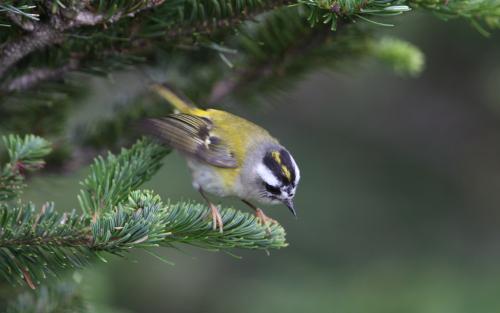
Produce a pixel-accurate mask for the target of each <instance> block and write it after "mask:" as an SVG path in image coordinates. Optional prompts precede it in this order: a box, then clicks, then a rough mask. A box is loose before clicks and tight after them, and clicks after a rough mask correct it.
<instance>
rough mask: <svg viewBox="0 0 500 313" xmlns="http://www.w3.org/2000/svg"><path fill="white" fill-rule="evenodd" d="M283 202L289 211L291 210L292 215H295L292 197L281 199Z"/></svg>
mask: <svg viewBox="0 0 500 313" xmlns="http://www.w3.org/2000/svg"><path fill="white" fill-rule="evenodd" d="M283 203H284V204H285V205H286V206H287V207H288V209H289V210H290V212H292V214H293V216H295V217H297V213H296V212H295V208H294V207H293V201H292V199H286V200H283Z"/></svg>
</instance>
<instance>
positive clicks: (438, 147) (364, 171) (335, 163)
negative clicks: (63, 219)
mask: <svg viewBox="0 0 500 313" xmlns="http://www.w3.org/2000/svg"><path fill="white" fill-rule="evenodd" d="M394 22H395V24H396V25H397V27H395V28H390V29H389V28H384V29H378V30H377V31H379V32H383V33H386V34H388V35H395V36H399V37H401V38H403V39H407V40H409V41H410V42H412V43H414V44H415V45H417V46H418V47H420V48H421V49H422V50H423V52H424V53H425V55H426V70H425V71H424V72H423V74H422V75H421V76H420V77H419V78H416V79H413V78H401V77H398V76H396V75H395V74H394V73H393V72H391V71H390V70H389V69H388V68H387V67H385V66H383V65H381V64H378V63H375V62H374V61H370V60H363V61H359V62H351V63H348V64H345V66H343V67H341V68H339V69H338V70H337V71H336V72H335V73H331V72H327V71H319V72H316V73H313V74H312V75H309V76H307V77H306V78H305V79H304V80H303V81H301V82H300V83H299V84H298V85H294V86H290V88H288V89H285V90H282V91H280V92H277V93H275V94H274V95H273V96H271V97H268V98H265V99H264V102H265V104H264V105H262V106H252V105H247V104H245V103H229V102H226V103H222V104H221V107H222V108H224V109H226V110H229V111H231V112H235V113H237V114H240V115H242V116H244V117H247V118H249V119H251V120H253V121H255V122H257V123H258V124H260V125H262V126H264V127H266V128H267V129H269V130H270V131H271V132H272V133H273V134H274V135H275V136H276V137H278V138H280V140H281V142H282V143H283V144H284V145H286V146H287V147H288V148H289V149H290V150H291V151H292V152H293V154H294V157H295V159H296V160H297V161H298V163H299V165H300V167H301V172H302V181H301V184H300V186H299V190H298V193H297V196H296V208H297V209H298V219H294V218H293V217H292V216H291V215H290V214H289V212H288V210H287V209H286V208H284V207H281V206H276V207H269V208H266V212H267V213H268V215H270V216H271V217H273V218H275V219H278V220H279V221H280V222H281V223H282V224H283V225H284V227H285V228H286V230H287V233H288V237H287V238H288V241H289V243H290V246H289V247H288V248H286V249H283V250H279V251H271V254H270V255H266V254H265V253H264V252H256V251H233V252H234V253H235V254H236V255H238V256H240V257H241V259H240V258H235V257H233V256H230V255H228V254H226V253H214V252H210V251H201V250H198V249H192V248H189V247H182V249H181V251H176V250H172V249H158V251H157V253H158V254H159V255H161V256H162V257H164V258H166V259H168V260H171V261H173V262H175V266H169V265H166V264H165V263H163V262H161V261H159V260H158V259H156V258H154V257H152V256H151V255H148V254H144V253H132V254H131V255H130V256H129V258H128V260H124V259H118V258H112V260H111V262H110V263H111V264H97V265H95V266H94V267H93V268H92V269H89V270H88V271H86V272H84V273H83V274H84V275H83V277H84V284H85V289H86V290H87V293H88V297H89V298H91V299H93V301H94V302H96V303H103V304H111V305H112V306H114V307H116V308H118V309H120V310H121V311H125V312H127V311H128V312H151V313H155V312H181V313H188V312H218V313H223V312H241V313H260V312H262V313H265V312H340V313H379V312H380V313H391V312H398V313H399V312H405V313H413V312H415V313H417V312H419V313H420V312H425V313H434V312H435V313H461V312H464V313H470V312H474V313H477V312H484V313H486V312H500V298H499V297H498V291H499V286H500V267H499V266H498V264H499V261H500V249H499V245H498V242H499V239H500V229H499V228H500V210H499V208H498V204H499V203H500V188H499V187H500V162H499V161H500V115H499V114H500V83H499V82H500V57H499V56H500V41H499V39H500V36H499V34H493V35H492V36H491V37H490V38H485V37H483V36H482V35H480V34H479V33H478V32H477V31H475V30H474V29H473V28H472V27H470V25H467V24H466V23H465V22H464V21H450V22H442V21H440V20H438V19H436V18H435V17H432V16H430V15H429V14H426V15H423V14H413V15H412V16H405V17H404V19H395V20H394ZM376 27H379V26H376ZM133 80H134V75H133V74H132V75H130V73H129V74H128V75H120V74H117V75H115V80H114V81H113V82H110V81H108V80H106V81H104V80H103V81H102V82H98V83H96V84H95V85H96V86H99V90H101V91H102V90H116V92H120V90H123V89H125V88H128V86H130V85H133V83H134V82H133ZM99 90H96V92H95V94H94V95H92V96H90V97H88V104H87V105H82V106H81V112H77V113H78V114H76V117H75V118H77V119H79V120H84V121H85V119H87V123H89V124H91V123H92V120H91V116H92V114H101V112H102V111H106V112H109V111H111V110H110V108H109V107H106V105H107V103H108V102H107V98H106V96H104V95H103V94H105V93H103V92H99ZM89 108H91V109H89ZM89 111H91V112H92V113H91V114H89V113H88V112H89ZM85 174H86V171H85V170H84V169H82V170H79V171H76V172H73V173H70V174H67V175H65V176H63V177H61V176H60V175H59V174H58V175H55V174H54V175H49V176H47V175H46V176H38V177H35V178H34V179H33V181H32V183H31V185H30V189H29V190H28V191H27V192H26V193H25V194H24V198H26V199H34V200H35V202H37V203H42V202H44V201H46V200H47V199H49V200H54V201H55V202H56V204H57V206H58V207H59V208H64V209H69V208H72V207H77V201H76V194H77V192H78V190H79V185H78V180H79V179H81V178H82V177H84V175H85ZM146 187H147V188H151V189H154V190H155V191H156V192H158V193H159V194H160V195H161V196H162V197H163V198H164V199H167V198H170V199H173V200H178V199H196V200H199V201H201V198H200V196H199V195H198V194H197V193H196V192H195V191H194V190H192V188H191V182H190V176H189V172H188V170H187V167H186V166H185V164H184V161H183V160H182V159H181V158H180V157H179V156H178V155H177V154H171V155H169V156H168V157H167V159H166V160H165V165H164V167H163V168H162V170H161V172H160V173H159V174H157V175H156V176H155V177H154V179H153V180H152V181H151V182H150V183H148V184H147V186H146ZM217 201H218V202H219V203H224V204H234V205H236V206H238V207H239V208H241V209H242V210H246V208H244V207H243V206H241V205H240V203H238V202H236V201H232V200H226V199H224V200H223V199H218V200H217ZM130 260H133V261H137V262H130Z"/></svg>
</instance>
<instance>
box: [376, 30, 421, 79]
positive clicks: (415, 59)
mask: <svg viewBox="0 0 500 313" xmlns="http://www.w3.org/2000/svg"><path fill="white" fill-rule="evenodd" d="M372 49H373V54H374V55H375V56H376V57H378V58H379V59H380V60H382V61H383V62H385V63H387V64H389V65H391V66H392V68H393V70H394V71H395V72H396V73H398V74H401V75H409V76H417V75H418V74H420V72H422V70H423V68H424V63H425V58H424V54H423V53H422V52H421V51H420V50H419V49H418V48H417V47H415V46H414V45H412V44H411V43H409V42H406V41H403V40H400V39H395V38H387V37H384V38H382V39H380V40H378V41H374V42H373V45H372Z"/></svg>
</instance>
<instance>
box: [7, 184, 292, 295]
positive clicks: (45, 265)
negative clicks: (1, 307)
mask: <svg viewBox="0 0 500 313" xmlns="http://www.w3.org/2000/svg"><path fill="white" fill-rule="evenodd" d="M221 214H222V217H223V220H224V222H225V223H226V224H225V227H226V228H225V230H224V233H223V234H220V233H219V232H217V231H214V230H213V228H212V225H211V223H212V222H211V220H210V219H209V218H208V216H209V209H208V208H207V207H206V206H202V205H199V204H196V205H195V204H187V203H177V204H169V205H166V206H165V205H163V203H162V202H161V199H160V198H159V197H158V196H156V195H154V194H153V193H152V192H150V191H134V192H132V193H131V194H130V196H129V198H128V200H127V201H125V202H123V203H121V204H120V205H119V206H118V207H117V209H116V210H113V211H109V212H106V213H105V214H103V215H102V216H101V217H98V218H96V219H94V220H93V221H92V220H91V219H90V218H89V217H87V216H86V215H78V214H76V213H75V212H74V211H73V212H71V213H69V214H67V213H58V212H57V211H56V210H55V209H54V205H53V204H46V205H45V206H44V207H42V209H41V210H40V211H37V210H36V209H35V207H34V205H33V204H28V205H25V206H20V207H15V208H7V206H5V205H2V206H0V229H1V234H0V274H1V275H2V276H3V277H4V278H5V279H6V280H7V281H9V282H11V283H15V282H18V283H19V282H21V280H24V281H25V282H26V283H27V284H28V285H29V286H30V287H31V288H36V285H37V284H39V283H40V281H42V280H43V279H44V278H46V277H47V276H58V273H59V272H61V271H63V270H65V269H69V268H82V267H84V266H86V265H88V264H89V263H90V262H91V261H93V260H96V259H97V258H99V259H101V260H105V259H104V256H103V255H102V252H107V253H112V254H116V255H120V256H121V255H123V254H124V253H126V252H128V251H129V250H130V249H132V248H148V247H154V246H159V245H164V246H169V247H171V246H172V245H174V244H177V243H184V244H191V245H195V246H197V247H202V248H218V249H229V248H245V249H277V248H282V247H285V246H286V242H285V232H284V230H283V228H282V227H281V226H279V225H269V226H264V225H261V224H260V223H259V222H258V221H257V220H256V218H255V217H254V216H251V215H250V214H247V213H239V212H237V211H235V210H232V209H222V210H221ZM268 227H269V229H268Z"/></svg>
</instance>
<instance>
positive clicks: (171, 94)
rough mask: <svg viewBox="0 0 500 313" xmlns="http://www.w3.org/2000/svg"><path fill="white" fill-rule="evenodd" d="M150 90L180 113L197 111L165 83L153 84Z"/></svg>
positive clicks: (187, 100) (189, 102) (188, 101)
mask: <svg viewBox="0 0 500 313" xmlns="http://www.w3.org/2000/svg"><path fill="white" fill-rule="evenodd" d="M151 89H152V90H154V91H155V92H156V93H158V95H159V96H160V97H162V98H164V99H165V100H167V101H168V102H170V104H172V106H173V107H174V108H175V109H176V110H178V111H180V112H181V113H192V112H193V111H195V110H199V109H198V108H197V107H196V106H195V105H194V104H193V103H192V102H191V101H190V100H189V99H187V98H186V97H185V96H183V95H181V94H180V93H178V92H175V91H174V88H172V87H170V86H169V85H167V84H165V83H163V84H153V85H152V86H151Z"/></svg>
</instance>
